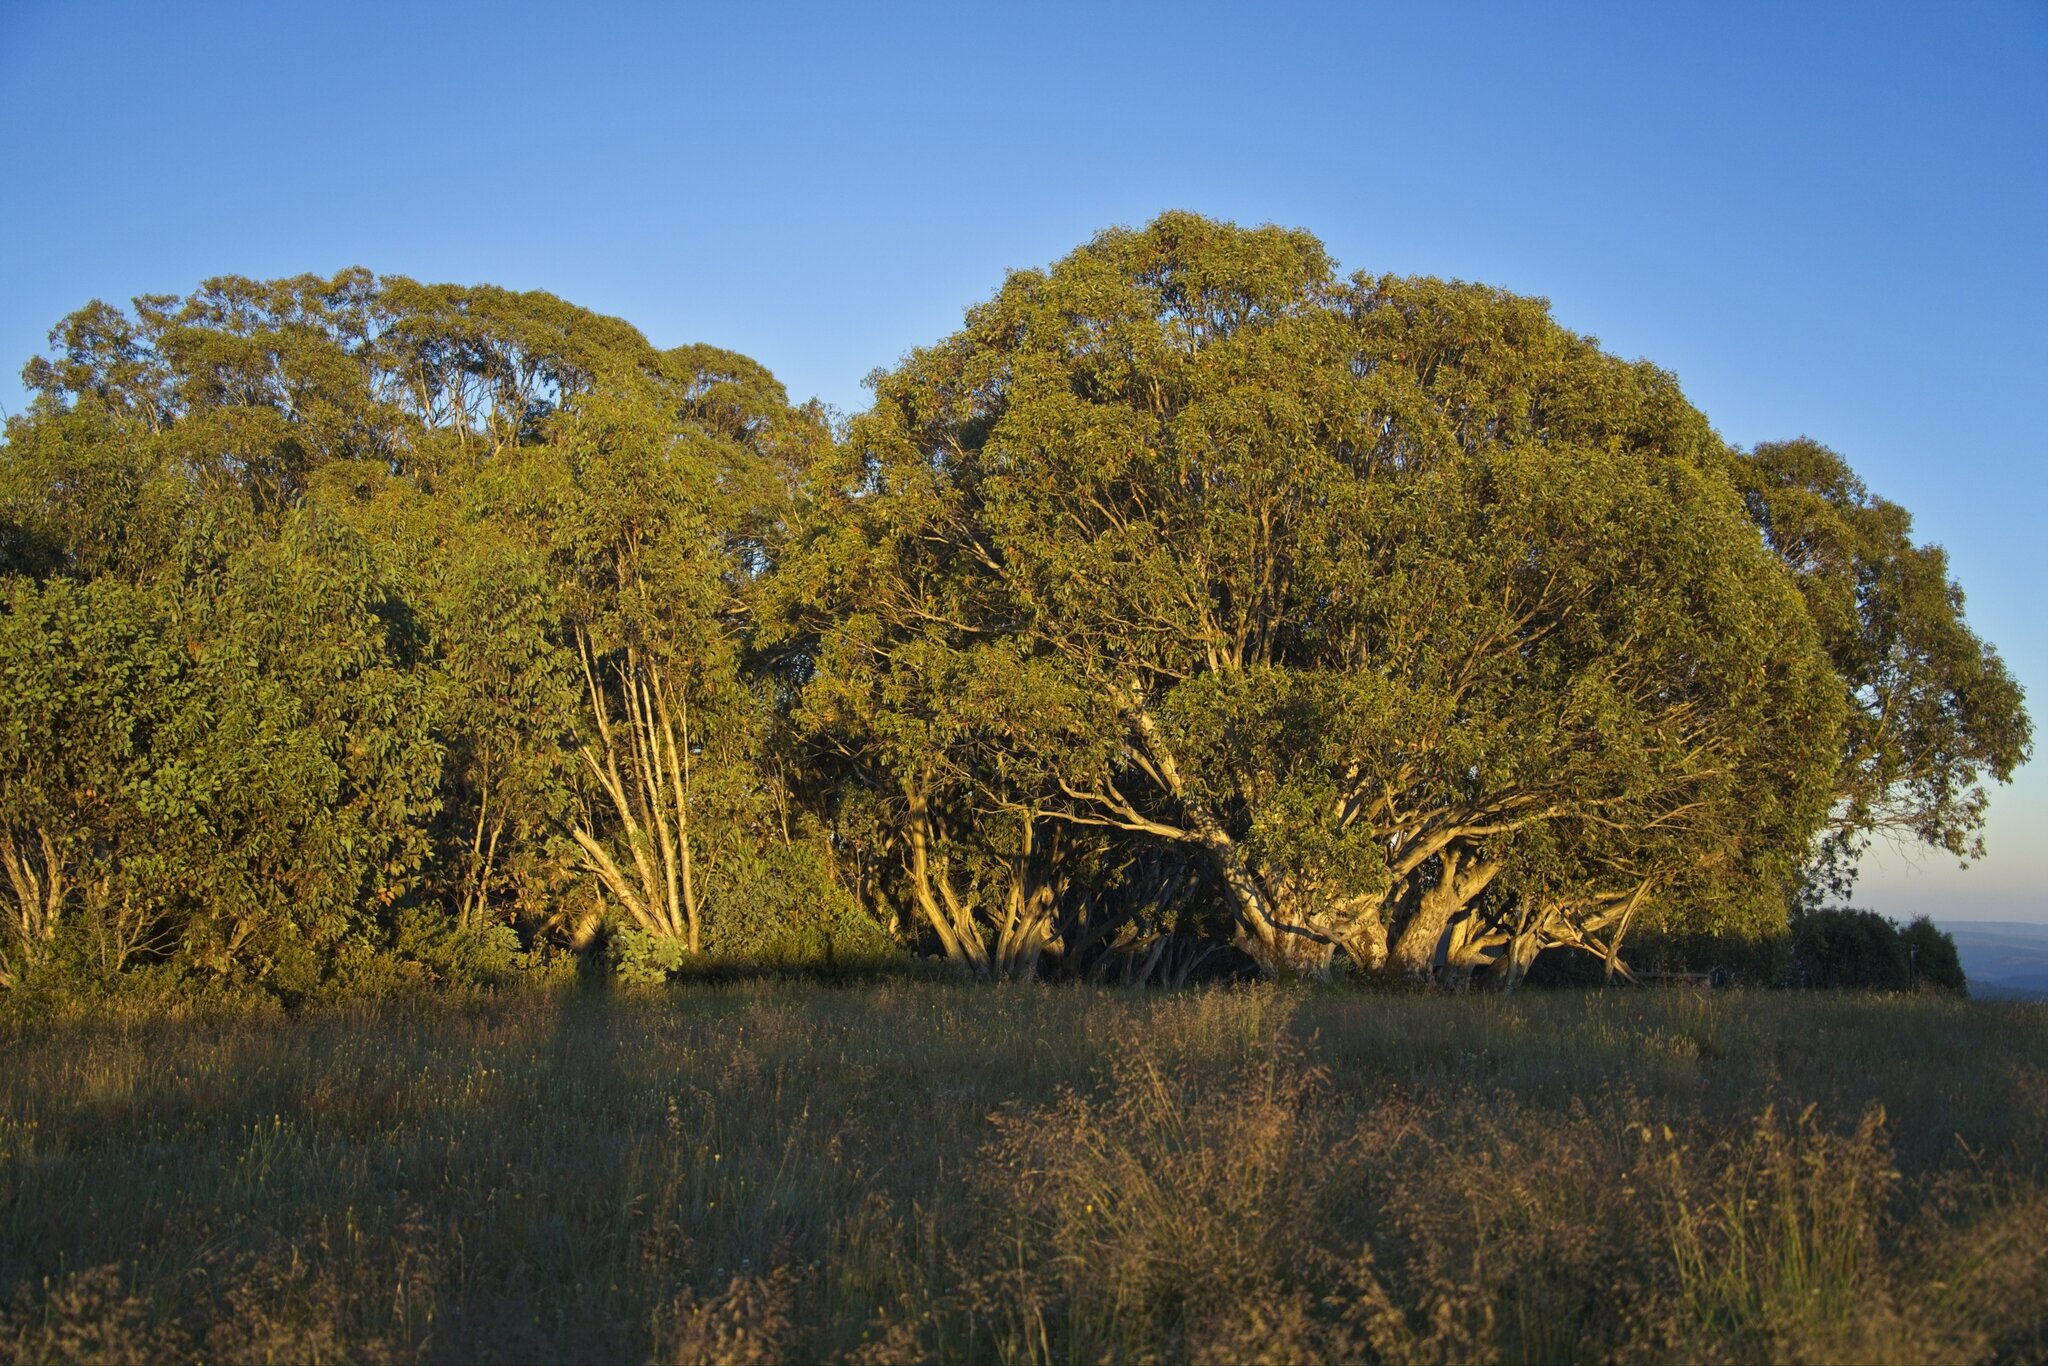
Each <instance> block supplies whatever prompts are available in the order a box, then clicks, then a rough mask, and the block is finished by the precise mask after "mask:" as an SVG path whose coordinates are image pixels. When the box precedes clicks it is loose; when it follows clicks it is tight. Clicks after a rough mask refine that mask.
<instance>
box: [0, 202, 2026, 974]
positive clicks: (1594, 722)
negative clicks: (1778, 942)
mask: <svg viewBox="0 0 2048 1366" xmlns="http://www.w3.org/2000/svg"><path fill="white" fill-rule="evenodd" d="M24 379H25V381H26V383H27V384H28V385H29V386H30V387H31V388H32V389H33V390H34V391H35V393H36V395H37V397H36V399H35V402H34V405H33V407H32V409H31V410H30V411H29V412H28V413H27V414H26V415H24V416H20V417H15V418H12V419H10V420H9V422H8V424H7V433H6V442H5V445H4V446H0V874H4V877H0V910H4V919H5V924H4V927H0V987H6V988H20V987H23V986H28V985H31V984H34V983H38V982H41V983H61V984H69V985H70V986H76V985H80V984H87V983H97V984H101V985H106V984H113V983H120V982H127V981H136V980H147V981H152V982H156V983H160V984H169V985H171V986H174V987H176V988H177V989H180V990H185V989H204V988H207V987H209V986H213V985H220V986H224V987H233V988H240V987H249V986H253V987H257V988H260V989H264V990H269V991H272V992H275V993H277V994H280V995H283V996H285V997H287V998H296V997H302V996H305V995H308V994H313V993H318V992H321V991H325V990H332V989H336V988H341V987H346V986H348V985H350V984H353V983H359V982H373V981H380V980H385V979H407V978H417V979H425V980H435V979H445V978H462V977H465V976H471V977H474V976H479V975H481V976H489V975H492V974H502V973H509V972H513V971H516V970H517V969H518V968H519V966H520V965H522V964H533V963H537V962H540V961H541V960H543V959H547V958H549V957H551V956H559V955H560V954H562V953H565V952H567V951H570V950H578V951H587V950H594V949H596V948H599V947H602V949H603V950H604V953H605V956H606V961H608V962H610V963H612V964H613V965H615V966H616V967H617V968H618V969H619V970H620V971H623V972H625V973H626V974H628V975H639V976H652V975H657V974H660V973H662V972H665V971H668V970H671V969H674V968H677V967H679V966H681V965H682V964H684V963H685V962H687V961H689V960H691V959H692V958H693V957H696V956H704V955H709V956H714V957H723V958H736V959H753V960H776V961H793V962H809V961H824V960H829V959H835V958H843V957H858V956H872V955H883V954H890V953H898V952H911V953H917V954H923V955H927V956H936V957H943V958H944V959H946V960H948V961H950V962H951V963H953V964H956V965H957V966H958V967H959V968H960V969H962V970H963V971H966V972H969V973H972V974H974V975H976V976H979V977H983V978H1006V977H1017V976H1059V977H1069V978H1077V979H1089V980H1113V981H1122V982H1140V981H1149V982H1162V983H1176V982H1181V981H1186V980H1188V979H1190V978H1191V977H1194V976H1198V975H1209V974H1216V973H1242V972H1251V971H1256V972H1258V973H1261V974H1265V975H1287V974H1307V975H1314V976H1320V975H1326V974H1329V973H1331V972H1333V971H1336V970H1338V969H1339V967H1340V965H1341V966H1342V968H1343V969H1344V970H1347V971H1353V972H1367V973H1373V972H1383V973H1389V974H1396V975H1402V976H1408V977H1415V978H1431V979H1435V980H1439V981H1446V982H1457V983H1463V982H1483V983H1486V984H1490V985H1497V986H1512V985H1513V984H1514V983H1515V982H1516V981H1518V980H1519V979H1520V978H1521V977H1522V975H1523V974H1524V973H1526V972H1527V971H1528V969H1529V967H1530V966H1531V964H1532V963H1533V961H1534V959H1535V957H1536V955H1538V954H1539V953H1542V952H1544V951H1546V950H1560V951H1573V952H1580V953H1586V954H1591V955H1594V956H1595V957H1596V958H1598V959H1600V960H1603V961H1604V962H1605V964H1606V965H1607V970H1608V971H1610V972H1613V971H1625V970H1626V968H1625V960H1624V958H1623V956H1622V950H1623V945H1624V940H1625V936H1626V935H1627V934H1628V933H1629V931H1630V930H1631V928H1632V927H1641V926H1656V927H1658V928H1660V929H1662V930H1665V931H1669V932H1693V933H1696V932H1715V933H1724V934H1735V935H1764V934H1770V933H1776V932H1781V931H1782V930H1783V928H1784V926H1785V924H1786V919H1787V915H1788V912H1789V909H1790V908H1791V907H1793V906H1795V905H1798V904H1801V903H1802V902H1803V903H1806V904H1817V903H1818V902H1820V901H1821V900H1824V899H1827V898H1829V897H1833V896H1838V895H1839V894H1840V893H1841V891H1842V890H1844V889H1845V888H1846V887H1847V885H1848V883H1849V880H1850V879H1851V878H1852V877H1853V872H1854V867H1855V862H1856V859H1857V857H1858V855H1859V854H1860V852H1861V851H1862V849H1863V848H1864V847H1865V846H1866V845H1867V843H1868V841H1869V840H1870V839H1871V838H1873V837H1877V836H1886V837H1902V838H1907V839H1912V840H1918V841H1923V842H1925V843H1927V844H1929V845H1932V846H1935V847H1938V848H1940V849H1943V850H1946V851H1948V852H1949V853H1951V854H1954V855H1957V856H1961V857H1970V856H1974V855H1976V854H1977V853H1979V852H1981V838H1980V832H1981V828H1982V825H1983V820H1984V810H1985V787H1986V784H1987V783H1989V782H1994V781H1996V782H2002V781H2005V780H2006V779H2008V778H2009V777H2010V775H2011V773H2012V771H2013V770H2014V768H2015V767H2016V766H2017V765H2018V764H2020V763H2021V762H2023V761H2024V760H2025V759H2026V757H2027V756H2028V753H2029V750H2030V743H2031V741H2030V729H2029V723H2028V719H2027V716H2026V712H2025V710H2024V706H2023V698H2022V694H2021V690H2020V688H2019V687H2018V685H2017V684H2016V683H2015V682H2014V681H2013V679H2012V678H2011V677H2010V676H2009V675H2008V673H2007V672H2006V670H2005V669H2004V667H2003V666H2002V664H2001V663H2000V661H1999V658H1998V656H1997V654H1996V653H1995V652H1994V651H1993V650H1992V649H1991V647H1990V646H1989V645H1987V644H1986V643H1984V642H1983V641H1981V640H1980V639H1978V638H1977V637H1976V636H1975V635H1974V634H1972V632H1971V631H1970V629H1969V627H1968V626H1967V625H1966V623H1965V621H1964V617H1963V601H1962V596H1961V594H1960V592H1959V590H1958V589H1957V588H1956V586H1955V585H1954V583H1953V582H1952V581H1951V579H1950V577H1949V573H1948V567H1947V564H1946V561H1945V559H1944V557H1943V554H1942V552H1941V551H1940V550H1939V549H1938V548H1936V547H1932V546H1925V545H1920V544H1917V543H1915V542H1914V541H1913V539H1912V536H1911V527H1910V523H1909V520H1908V517H1907V515H1906V513H1905V512H1904V510H1903V509H1901V508H1899V507H1898V506H1896V505H1895V504H1892V503H1888V502H1886V501H1884V500H1883V499H1881V498H1878V497H1876V496H1874V495H1872V494H1871V493H1870V492H1869V491H1868V490H1867V489H1865V488H1864V486H1863V485H1862V484H1861V483H1860V482H1859V481H1858V479H1857V478H1856V476H1855V474H1854V473H1853V472H1852V471H1851V470H1850V469H1849V467H1848V465H1847V464H1846V463H1845V462H1844V461H1843V460H1842V459H1841V457H1839V456H1837V455H1836V454H1834V453H1833V452H1831V451H1829V450H1828V449H1826V448H1825V447H1823V446H1820V445H1818V444H1816V443H1814V442H1812V441H1808V440H1804V439H1801V440H1797V441H1789V442H1784V443H1777V444H1767V445H1762V446H1758V447H1757V448H1755V449H1754V450H1748V451H1745V450H1740V449H1736V448H1733V447H1731V446H1730V445H1728V444H1727V443H1726V442H1724V441H1723V440H1722V439H1721V438H1720V437H1719V436H1718V435H1717V434H1716V433H1715V431H1714V430H1713V428H1712V426H1711V425H1710V424H1709V423H1708V421H1707V419H1706V418H1705V417H1704V416H1703V415H1702V414H1701V413H1699V412H1698V411H1697V410H1696V409H1694V408H1693V407H1692V406H1691V405H1690V404H1689V403H1687V401H1686V400H1685V398H1684V396H1683V395H1682V393H1681V392H1680V390H1679V388H1678V385H1677V383H1676V382H1675V380H1674V379H1673V378H1672V377H1671V376H1670V375H1668V374H1666V373H1665V372H1663V371H1661V370H1658V369H1656V368H1655V367H1653V366H1651V365H1649V364H1647V363H1644V362H1634V363H1630V362H1624V361H1621V360H1618V359H1616V358H1614V357H1612V356H1610V355H1607V354H1606V353H1604V352H1602V351H1601V350H1600V349H1599V348H1598V347H1597V345H1596V344H1595V343H1594V342H1592V341H1591V340H1590V339H1588V338H1584V337H1580V336H1577V335H1574V334H1572V333H1570V332H1568V331H1566V330H1565V329H1563V328H1561V327H1559V326H1558V325H1557V324H1556V323H1555V322H1554V321H1552V319H1551V318H1550V316H1549V314H1548V311H1547V308H1546V306H1545V305H1544V304H1543V302H1542V301H1540V300H1535V299H1528V298H1521V297H1517V296H1514V295H1511V294H1507V293H1504V292H1501V291H1499V290H1495V289H1489V288H1485V287H1482V286H1476V285H1467V284H1459V283H1447V282H1444V281H1440V280H1434V279H1413V278H1396V277H1391V276H1369V275H1363V274H1360V275H1352V276H1348V277H1346V276H1341V275H1339V274H1338V272H1337V271H1336V269H1335V267H1334V266H1333V264H1332V262H1331V261H1330V259H1329V258H1328V256H1327V255H1326V254H1325V252H1324V250H1323V248H1322V247H1321V245H1320V244H1319V243H1318V242H1317V241H1316V240H1315V239H1314V238H1312V237H1310V236H1308V235H1307V234H1305V233H1301V232H1294V231H1284V230H1281V229H1277V228H1271V227H1266V228H1258V229H1253V230H1246V229H1241V228H1238V227H1235V226H1232V225H1229V224H1224V223H1218V222H1214V221H1211V220H1207V219H1203V218H1200V217H1196V216H1194V215H1190V214H1179V213H1176V214H1168V215H1165V216H1163V217H1161V218H1160V219H1158V220H1157V221H1155V222H1154V223H1152V224H1151V225H1149V226H1148V227H1146V228H1144V229H1142V230H1136V231H1133V230H1126V229H1118V230H1113V231H1108V232H1104V233H1102V234H1100V235H1099V236H1097V237H1096V238H1095V239H1094V240H1093V241H1092V242H1090V243H1089V244H1088V245H1086V246H1084V247H1082V248H1080V249H1079V250H1077V251H1076V252H1074V253H1073V254H1072V255H1070V256H1068V257H1067V258H1066V259H1064V260H1062V261H1060V262H1059V263H1058V264H1056V265H1055V266H1053V267H1052V268H1051V269H1049V270H1046V271H1042V272H1040V271H1024V272H1018V273H1015V274H1013V275H1011V276H1010V277H1009V278H1008V279H1007V280H1006V281H1005V282H1004V283H1003V285H1002V287H1001V289H1000V290H999V291H998V292H997V293H996V294H995V295H994V296H993V297H992V298H990V299H989V300H987V301H986V302H984V303H981V304H979V305H977V306H975V307H974V308H972V309H971V310H969V312H968V314H967V316H966V320H965V324H964V326H963V327H962V328H961V330H960V331H959V332H957V333H955V334H954V335H952V336H950V337H947V338H945V339H943V340H941V341H939V342H937V343H935V344H934V345H932V346H930V347H927V348H924V349H920V350H917V351H914V352H912V353H910V354H909V355H908V356H907V357H905V358H904V359H903V360H902V361H901V363H900V364H898V365H897V366H896V367H895V368H894V369H892V370H888V371H886V372H878V373H877V375H876V376H875V377H874V379H873V389H874V403H873V406H872V408H871V409H870V410H868V411H867V412H865V413H863V414H861V415H859V416H857V417H854V418H852V419H851V420H847V421H841V420H838V419H836V418H835V417H834V416H833V415H831V414H829V413H827V412H826V411H824V410H823V409H821V408H820V407H819V406H818V405H816V404H809V405H792V404H791V403H790V402H789V401H788V398H787V396H786V395H785V393H784V391H783V389H782V387H781V386H780V385H779V384H778V383H777V382H776V381H775V380H774V378H773V377H772V376H771V375H769V374H768V372H767V371H765V370H764V369H763V368H762V367H761V366H759V365H758V364H756V363H754V362H753V361H750V360H748V359H746V358H745V357H742V356H738V355H735V354H732V353H730V352H726V351H720V350H717V349H715V348H712V347H707V346H686V347H681V348H677V349H675V350H670V351H663V350H659V349H657V348H655V347H653V346H651V345H650V344H649V343H648V342H647V341H646V340H645V339H644V338H643V337H642V336H641V335H640V334H639V333H638V332H636V331H635V330H634V329H633V328H631V327H630V326H628V325H627V324H625V323H623V322H620V321H618V320H615V319H610V318H604V317H600V316H597V315H594V314H591V313H587V312H585V311H583V310H581V309H577V308H575V307H572V306H570V305H568V304H565V303H563V302H561V301H560V300H557V299H555V298H553V297H551V296H548V295H544V294H514V293H509V292H507V291H503V290H499V289H494V288H489V287H476V288H459V287H454V286H445V285H422V284H418V283H415V282H413V281H410V280H405V279H400V278H395V277H383V278H380V277H376V276H373V275H371V274H369V273H368V272H365V271H361V270H353V271H346V272H343V273H342V274H340V275H337V276H335V277H333V278H329V279H323V278H317V277H312V276H306V277H300V278H296V279H289V280H276V281H269V282H260V281H254V280H246V279H241V278H234V277H229V278H222V279H216V280H210V281H208V282H206V283H205V284H203V285H202V286H200V288H199V289H198V290H196V291H195V292H193V293H192V294H190V295H188V296H184V297H171V296H148V297H144V298H140V299H137V300H135V301H134V303H133V306H132V308H131V309H129V310H126V311H123V310H119V309H115V308H112V307H109V306H108V305H106V304H103V303H93V304H90V305H88V306H87V307H85V308H84V309H81V310H80V311H79V312H77V313H74V314H72V315H71V316H70V317H68V318H66V319H64V320H63V321H62V322H60V323H59V324H58V326H57V328H56V329H55V330H54V331H53V332H52V333H51V338H50V355H49V356H47V357H38V358H36V359H34V360H32V361H30V362H29V364H28V366H27V368H26V369H25V371H24Z"/></svg>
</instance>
